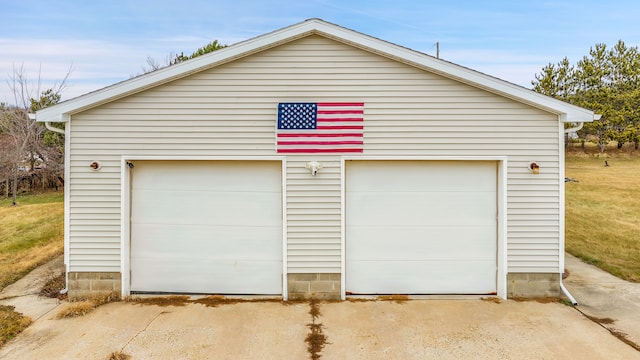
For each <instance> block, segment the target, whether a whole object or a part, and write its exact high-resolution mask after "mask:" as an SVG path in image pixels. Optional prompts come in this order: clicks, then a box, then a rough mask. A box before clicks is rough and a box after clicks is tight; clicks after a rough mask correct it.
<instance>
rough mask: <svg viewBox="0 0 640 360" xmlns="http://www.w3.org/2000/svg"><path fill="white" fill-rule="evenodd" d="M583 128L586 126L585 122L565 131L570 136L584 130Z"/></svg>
mask: <svg viewBox="0 0 640 360" xmlns="http://www.w3.org/2000/svg"><path fill="white" fill-rule="evenodd" d="M583 126H584V123H583V122H579V123H578V125H577V126H574V127H572V128H568V129H564V133H565V134H568V133H572V132H576V131H578V130H580V129H582V127H583Z"/></svg>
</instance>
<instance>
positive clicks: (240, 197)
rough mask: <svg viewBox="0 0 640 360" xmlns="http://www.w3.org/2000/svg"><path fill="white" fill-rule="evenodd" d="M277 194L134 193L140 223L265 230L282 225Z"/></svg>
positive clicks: (278, 195) (143, 191) (146, 191)
mask: <svg viewBox="0 0 640 360" xmlns="http://www.w3.org/2000/svg"><path fill="white" fill-rule="evenodd" d="M281 199H282V195H281V194H280V193H264V192H262V193H261V192H251V193H242V192H220V191H179V190H177V191H162V192H158V191H152V190H138V191H136V202H135V203H134V205H133V206H134V209H133V213H134V214H135V219H134V221H136V222H139V223H159V224H166V223H177V224H184V225H191V224H194V225H195V224H203V223H204V224H222V225H227V226H265V225H271V224H273V223H274V222H277V221H281V219H282V211H281V209H279V208H274V204H279V203H280V202H281Z"/></svg>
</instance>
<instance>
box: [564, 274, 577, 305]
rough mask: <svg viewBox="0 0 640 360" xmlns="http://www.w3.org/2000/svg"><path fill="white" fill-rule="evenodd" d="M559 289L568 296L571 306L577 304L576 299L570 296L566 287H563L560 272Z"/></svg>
mask: <svg viewBox="0 0 640 360" xmlns="http://www.w3.org/2000/svg"><path fill="white" fill-rule="evenodd" d="M560 290H562V293H563V294H564V295H565V296H566V297H568V298H569V301H571V304H572V305H573V306H576V305H578V302H577V301H576V299H575V298H574V297H573V296H571V293H569V290H567V288H566V287H564V284H563V283H562V274H560Z"/></svg>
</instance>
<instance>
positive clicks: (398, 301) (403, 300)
mask: <svg viewBox="0 0 640 360" xmlns="http://www.w3.org/2000/svg"><path fill="white" fill-rule="evenodd" d="M378 300H380V301H393V302H395V303H396V304H404V303H406V302H407V301H409V295H380V296H378Z"/></svg>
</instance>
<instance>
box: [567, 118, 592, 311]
mask: <svg viewBox="0 0 640 360" xmlns="http://www.w3.org/2000/svg"><path fill="white" fill-rule="evenodd" d="M601 117H602V115H600V114H594V115H593V120H595V121H597V120H600V118H601ZM583 126H584V122H579V123H578V124H577V125H576V126H574V127H571V128H568V129H564V133H565V134H569V133H572V132H576V131H578V130H580V129H582V127H583ZM560 290H561V291H562V293H563V294H564V295H565V296H566V297H567V298H568V299H569V301H571V304H572V305H573V306H576V305H578V302H577V301H576V299H575V298H574V297H573V296H572V295H571V293H570V292H569V290H567V288H566V287H565V286H564V284H563V283H562V274H560Z"/></svg>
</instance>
